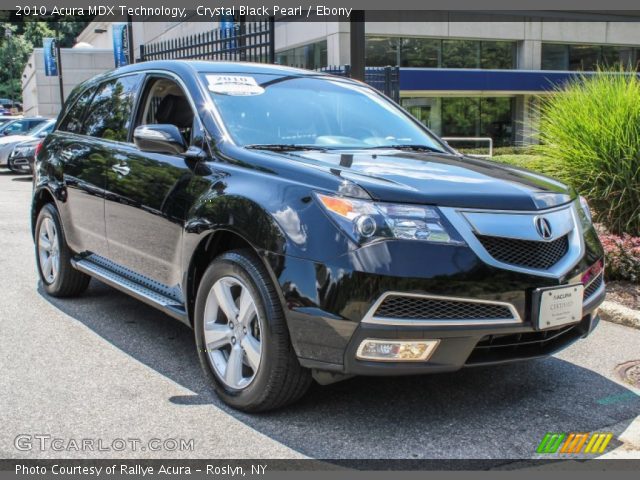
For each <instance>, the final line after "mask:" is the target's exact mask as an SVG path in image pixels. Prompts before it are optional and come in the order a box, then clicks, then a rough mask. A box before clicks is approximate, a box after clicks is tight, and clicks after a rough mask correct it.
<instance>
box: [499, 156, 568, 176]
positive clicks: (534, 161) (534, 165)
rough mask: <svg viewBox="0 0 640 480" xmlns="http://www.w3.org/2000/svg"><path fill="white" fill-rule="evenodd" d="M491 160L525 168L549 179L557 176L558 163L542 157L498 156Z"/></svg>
mask: <svg viewBox="0 0 640 480" xmlns="http://www.w3.org/2000/svg"><path fill="white" fill-rule="evenodd" d="M491 160H493V161H495V162H500V163H507V164H509V165H513V166H514V167H520V168H526V169H528V170H531V171H534V172H538V173H541V174H543V175H547V176H549V177H558V176H559V172H558V170H559V168H560V165H559V163H558V162H557V161H554V160H552V159H550V158H546V157H543V156H542V155H498V156H496V157H493V158H492V159H491Z"/></svg>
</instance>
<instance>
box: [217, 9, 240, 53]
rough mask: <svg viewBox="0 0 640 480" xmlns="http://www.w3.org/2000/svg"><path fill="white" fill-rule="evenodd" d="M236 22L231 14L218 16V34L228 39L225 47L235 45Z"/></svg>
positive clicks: (233, 46)
mask: <svg viewBox="0 0 640 480" xmlns="http://www.w3.org/2000/svg"><path fill="white" fill-rule="evenodd" d="M236 33H237V32H236V22H235V19H234V17H233V15H221V16H220V34H221V37H222V38H229V39H230V40H229V41H227V42H225V48H235V47H236V39H235V36H236Z"/></svg>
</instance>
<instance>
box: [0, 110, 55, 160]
mask: <svg viewBox="0 0 640 480" xmlns="http://www.w3.org/2000/svg"><path fill="white" fill-rule="evenodd" d="M55 124H56V121H55V120H45V121H44V122H40V123H37V124H36V126H34V127H33V128H32V129H31V130H29V131H27V132H25V133H24V134H22V135H10V136H7V137H0V167H4V166H6V167H8V168H10V169H11V170H14V169H13V168H11V164H10V163H9V159H10V157H11V155H12V154H13V152H14V150H15V147H16V146H17V145H20V144H22V143H24V142H30V141H32V140H38V141H42V139H43V138H45V137H46V136H47V135H48V134H49V133H50V132H51V131H52V130H53V127H54V126H55ZM19 152H20V153H22V151H21V150H20V151H19ZM13 163H14V164H15V159H14V162H13ZM18 163H22V161H19V162H18ZM27 163H28V162H27ZM14 171H16V170H14ZM20 171H22V170H20Z"/></svg>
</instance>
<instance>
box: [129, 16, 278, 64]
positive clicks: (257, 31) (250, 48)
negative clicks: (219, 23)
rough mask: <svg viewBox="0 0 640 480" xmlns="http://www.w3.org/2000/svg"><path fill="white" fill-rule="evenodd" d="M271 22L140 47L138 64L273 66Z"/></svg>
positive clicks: (247, 24)
mask: <svg viewBox="0 0 640 480" xmlns="http://www.w3.org/2000/svg"><path fill="white" fill-rule="evenodd" d="M273 42H274V20H273V18H270V19H268V20H260V21H254V22H247V23H240V24H237V25H235V26H234V27H232V28H218V29H216V30H211V31H210V32H203V33H197V34H194V35H188V36H186V37H182V38H175V39H171V40H165V41H160V42H156V43H149V44H145V45H140V60H141V61H143V62H144V61H147V60H171V59H185V60H186V59H191V60H226V61H230V62H258V63H274V62H275V48H274V43H273Z"/></svg>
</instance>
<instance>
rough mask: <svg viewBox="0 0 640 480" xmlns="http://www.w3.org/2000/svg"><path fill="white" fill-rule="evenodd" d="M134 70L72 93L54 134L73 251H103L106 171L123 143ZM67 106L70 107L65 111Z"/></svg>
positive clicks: (132, 100) (123, 147)
mask: <svg viewBox="0 0 640 480" xmlns="http://www.w3.org/2000/svg"><path fill="white" fill-rule="evenodd" d="M141 77H142V76H141V75H140V74H134V75H127V76H122V77H119V78H115V79H111V80H107V81H105V82H103V83H101V84H100V85H98V86H97V87H96V88H95V89H94V90H93V91H87V92H85V93H86V95H85V96H83V97H80V98H79V99H78V102H77V103H78V105H81V104H83V103H84V104H85V108H84V111H83V112H81V111H80V109H78V111H77V115H75V116H74V115H68V116H67V117H65V119H64V120H63V122H62V124H61V126H60V129H59V130H62V131H64V132H67V133H66V134H62V132H58V133H57V134H56V143H57V144H58V147H59V153H58V156H59V158H60V159H61V160H62V162H63V171H64V181H65V186H66V191H67V202H66V204H67V208H66V216H67V217H68V218H67V219H65V220H66V222H65V224H66V225H68V226H69V227H67V230H68V231H67V232H66V233H67V237H68V239H67V240H68V242H69V245H70V246H71V247H72V248H73V249H74V250H76V251H78V252H85V251H88V252H91V253H96V254H98V255H101V256H104V257H109V250H108V245H107V239H106V231H105V221H104V197H105V188H106V171H107V169H108V168H109V167H110V166H111V165H113V163H114V162H115V160H114V158H117V157H118V156H119V155H121V154H122V152H127V151H128V150H129V149H130V148H131V146H130V145H128V144H127V139H128V133H129V125H130V123H131V115H132V111H133V106H134V104H135V99H136V95H137V92H138V87H139V85H140V80H141ZM71 113H73V111H70V114H71Z"/></svg>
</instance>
